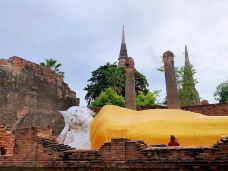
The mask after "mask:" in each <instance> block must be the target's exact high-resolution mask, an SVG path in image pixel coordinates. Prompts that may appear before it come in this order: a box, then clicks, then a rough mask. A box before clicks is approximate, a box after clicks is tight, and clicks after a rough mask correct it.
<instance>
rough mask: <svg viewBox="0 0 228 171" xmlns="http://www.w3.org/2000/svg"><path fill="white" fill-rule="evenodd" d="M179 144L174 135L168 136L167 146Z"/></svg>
mask: <svg viewBox="0 0 228 171" xmlns="http://www.w3.org/2000/svg"><path fill="white" fill-rule="evenodd" d="M179 145H180V144H179V143H178V142H177V140H176V138H175V136H174V135H171V136H170V142H169V144H168V146H179Z"/></svg>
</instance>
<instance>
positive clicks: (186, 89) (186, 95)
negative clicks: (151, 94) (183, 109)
mask: <svg viewBox="0 0 228 171" xmlns="http://www.w3.org/2000/svg"><path fill="white" fill-rule="evenodd" d="M195 73H196V71H195V70H194V69H193V67H192V65H190V66H185V67H181V68H180V69H178V70H177V85H178V89H179V98H180V102H181V105H182V106H190V105H193V104H194V100H195V99H196V98H197V94H196V89H195V85H196V84H197V83H198V82H197V80H196V79H194V78H193V77H194V74H195Z"/></svg>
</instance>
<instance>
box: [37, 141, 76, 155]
mask: <svg viewBox="0 0 228 171" xmlns="http://www.w3.org/2000/svg"><path fill="white" fill-rule="evenodd" d="M38 142H39V143H40V144H41V145H42V146H43V147H44V148H46V149H49V150H53V151H58V152H64V151H69V150H74V148H71V147H70V146H68V145H64V144H58V143H57V142H56V141H55V140H50V139H44V138H38Z"/></svg>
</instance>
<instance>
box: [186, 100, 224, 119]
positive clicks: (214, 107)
mask: <svg viewBox="0 0 228 171" xmlns="http://www.w3.org/2000/svg"><path fill="white" fill-rule="evenodd" d="M182 109H183V110H188V111H191V112H197V113H202V114H204V115H209V116H228V103H223V104H220V103H218V104H208V105H198V106H187V107H182Z"/></svg>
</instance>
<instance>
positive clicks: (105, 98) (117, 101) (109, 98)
mask: <svg viewBox="0 0 228 171" xmlns="http://www.w3.org/2000/svg"><path fill="white" fill-rule="evenodd" d="M110 104H112V105H117V106H121V107H124V104H125V102H124V97H123V96H120V95H118V94H117V93H116V92H115V91H114V90H113V88H112V87H109V88H107V89H106V90H105V91H102V92H101V94H100V95H99V96H98V97H96V99H95V100H94V101H93V102H92V105H91V106H95V107H102V106H104V105H110Z"/></svg>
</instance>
